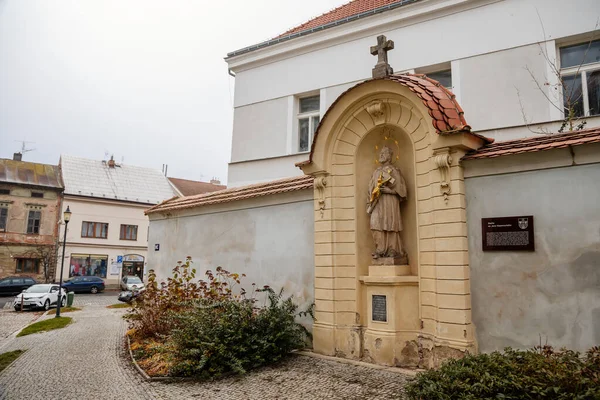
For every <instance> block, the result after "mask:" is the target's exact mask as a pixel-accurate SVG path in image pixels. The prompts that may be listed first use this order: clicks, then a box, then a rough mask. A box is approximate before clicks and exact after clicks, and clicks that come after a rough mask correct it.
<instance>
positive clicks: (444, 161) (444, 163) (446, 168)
mask: <svg viewBox="0 0 600 400" xmlns="http://www.w3.org/2000/svg"><path fill="white" fill-rule="evenodd" d="M434 161H435V165H436V166H437V168H438V170H439V171H440V190H441V191H442V194H443V195H444V201H445V202H446V204H448V196H449V195H450V165H451V164H452V156H450V153H449V149H448V148H444V149H441V150H439V151H438V152H436V153H435V154H434Z"/></svg>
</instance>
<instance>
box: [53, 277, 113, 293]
mask: <svg viewBox="0 0 600 400" xmlns="http://www.w3.org/2000/svg"><path fill="white" fill-rule="evenodd" d="M63 288H65V289H66V290H67V292H76V293H81V292H86V293H87V292H89V293H98V292H102V291H103V290H104V281H103V280H102V278H100V277H98V276H74V277H73V278H71V279H69V280H67V281H65V282H64V283H63Z"/></svg>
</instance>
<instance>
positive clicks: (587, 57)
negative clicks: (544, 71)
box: [560, 40, 600, 117]
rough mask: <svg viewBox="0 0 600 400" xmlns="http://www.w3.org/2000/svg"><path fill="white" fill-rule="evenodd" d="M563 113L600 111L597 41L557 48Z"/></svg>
mask: <svg viewBox="0 0 600 400" xmlns="http://www.w3.org/2000/svg"><path fill="white" fill-rule="evenodd" d="M560 68H561V70H560V74H561V78H562V81H563V107H564V109H565V114H567V113H569V111H572V112H573V113H574V115H573V116H574V117H584V116H585V117H587V116H590V115H598V114H600V40H594V41H591V42H585V43H580V44H576V45H573V46H567V47H563V48H561V49H560Z"/></svg>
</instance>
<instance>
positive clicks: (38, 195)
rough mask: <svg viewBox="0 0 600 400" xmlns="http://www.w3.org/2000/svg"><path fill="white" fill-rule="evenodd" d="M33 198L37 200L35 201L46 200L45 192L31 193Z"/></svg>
mask: <svg viewBox="0 0 600 400" xmlns="http://www.w3.org/2000/svg"><path fill="white" fill-rule="evenodd" d="M31 197H32V198H35V199H43V198H44V192H36V191H33V190H32V191H31Z"/></svg>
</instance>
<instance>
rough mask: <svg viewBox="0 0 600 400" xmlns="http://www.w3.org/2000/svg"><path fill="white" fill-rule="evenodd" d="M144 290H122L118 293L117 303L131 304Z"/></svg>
mask: <svg viewBox="0 0 600 400" xmlns="http://www.w3.org/2000/svg"><path fill="white" fill-rule="evenodd" d="M144 290H146V289H145V288H141V289H136V290H124V291H122V292H121V293H119V301H122V302H124V303H131V302H132V301H133V300H134V299H136V298H137V297H138V296H139V295H141V294H142V293H143V292H144Z"/></svg>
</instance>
